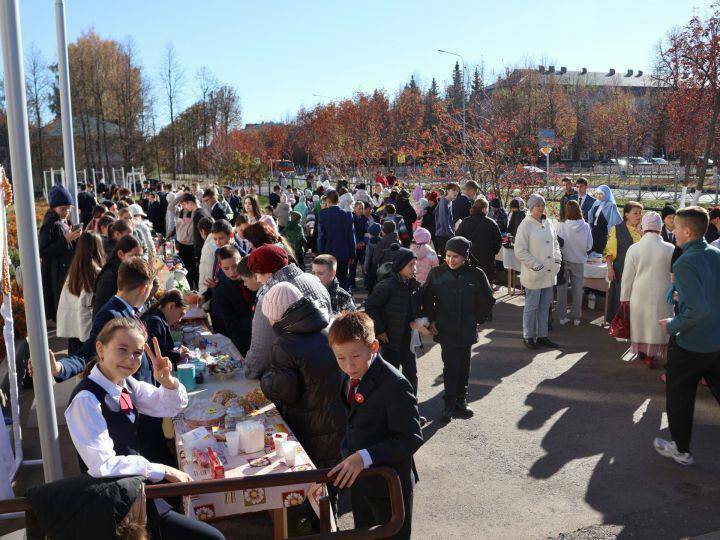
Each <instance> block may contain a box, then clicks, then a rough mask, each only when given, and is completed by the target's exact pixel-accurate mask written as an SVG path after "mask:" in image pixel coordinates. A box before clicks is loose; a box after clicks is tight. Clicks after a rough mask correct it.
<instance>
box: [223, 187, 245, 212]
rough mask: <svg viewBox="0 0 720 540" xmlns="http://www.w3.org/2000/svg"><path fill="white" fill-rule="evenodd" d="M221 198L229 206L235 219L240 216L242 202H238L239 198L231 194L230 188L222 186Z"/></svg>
mask: <svg viewBox="0 0 720 540" xmlns="http://www.w3.org/2000/svg"><path fill="white" fill-rule="evenodd" d="M223 197H225V200H226V201H227V203H228V204H229V205H230V209H231V210H232V212H233V216H234V217H235V218H237V216H239V215H240V214H242V202H240V197H238V196H237V195H235V194H234V193H233V190H232V188H231V187H230V186H223Z"/></svg>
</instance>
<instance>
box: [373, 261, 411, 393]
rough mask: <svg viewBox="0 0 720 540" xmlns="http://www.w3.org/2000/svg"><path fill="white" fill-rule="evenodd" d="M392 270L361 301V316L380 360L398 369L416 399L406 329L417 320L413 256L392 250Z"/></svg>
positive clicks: (408, 332) (409, 333) (409, 334)
mask: <svg viewBox="0 0 720 540" xmlns="http://www.w3.org/2000/svg"><path fill="white" fill-rule="evenodd" d="M392 270H393V271H392V275H391V276H390V277H388V278H385V279H384V280H382V281H381V282H379V283H378V284H377V285H375V288H374V289H373V292H372V293H371V294H370V296H368V298H367V300H366V301H365V312H366V313H367V314H368V315H370V317H372V320H373V323H374V325H375V335H376V336H377V337H378V340H379V341H380V344H381V347H382V355H383V358H384V359H385V361H386V362H388V363H389V364H390V365H392V366H394V367H395V368H396V369H400V368H402V373H403V375H404V376H405V378H406V379H407V380H408V381H410V384H411V385H412V387H413V391H414V392H415V395H417V385H418V378H417V364H416V359H415V352H414V351H413V350H412V349H411V348H410V337H411V335H412V328H411V326H410V325H411V324H413V322H414V321H415V319H417V318H418V317H419V316H420V284H419V283H418V282H417V280H416V279H415V275H416V271H417V257H416V255H415V253H413V252H412V251H411V250H409V249H406V248H399V249H397V250H395V252H394V255H393V268H392Z"/></svg>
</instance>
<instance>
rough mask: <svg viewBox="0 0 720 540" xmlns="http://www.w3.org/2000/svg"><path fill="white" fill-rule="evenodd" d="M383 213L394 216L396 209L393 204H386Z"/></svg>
mask: <svg viewBox="0 0 720 540" xmlns="http://www.w3.org/2000/svg"><path fill="white" fill-rule="evenodd" d="M385 212H387V213H388V214H394V213H395V212H397V209H396V208H395V205H394V204H388V205H387V206H386V207H385Z"/></svg>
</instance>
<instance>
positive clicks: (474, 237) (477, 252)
mask: <svg viewBox="0 0 720 540" xmlns="http://www.w3.org/2000/svg"><path fill="white" fill-rule="evenodd" d="M488 207H489V205H488V202H487V200H486V199H485V197H480V198H479V199H477V200H476V201H475V202H474V203H473V207H472V208H471V209H470V216H468V217H467V218H465V219H463V220H462V223H460V226H459V227H458V230H457V235H458V236H462V237H464V238H467V239H468V240H470V242H472V247H471V248H470V254H471V255H472V256H473V258H474V259H475V262H476V263H477V265H478V266H479V267H480V268H482V270H483V272H485V275H486V276H487V278H488V281H490V283H492V282H493V280H494V279H495V255H497V254H498V253H499V252H500V248H502V235H501V234H500V227H498V224H497V223H495V221H494V220H492V219H490V218H489V217H487V212H488Z"/></svg>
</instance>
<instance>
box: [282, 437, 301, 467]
mask: <svg viewBox="0 0 720 540" xmlns="http://www.w3.org/2000/svg"><path fill="white" fill-rule="evenodd" d="M297 445H298V443H296V442H295V441H285V442H284V443H283V444H282V447H283V456H284V458H285V465H287V466H288V467H294V466H295V457H296V456H297Z"/></svg>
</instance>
